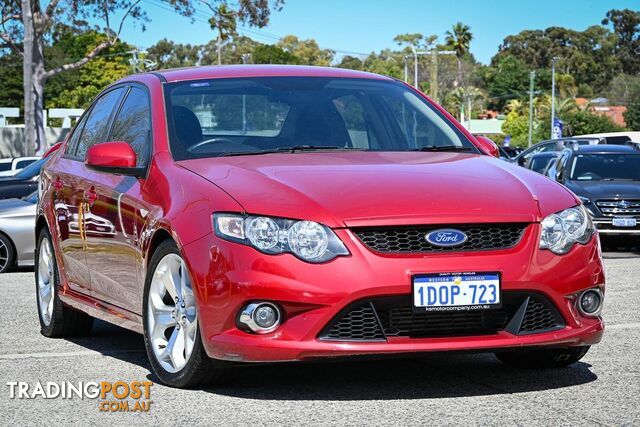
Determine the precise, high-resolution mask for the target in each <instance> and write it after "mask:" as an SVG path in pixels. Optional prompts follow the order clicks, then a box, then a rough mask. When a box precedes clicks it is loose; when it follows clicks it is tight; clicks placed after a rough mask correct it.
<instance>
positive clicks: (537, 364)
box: [496, 346, 590, 369]
mask: <svg viewBox="0 0 640 427" xmlns="http://www.w3.org/2000/svg"><path fill="white" fill-rule="evenodd" d="M589 348H590V347H589V346H584V347H567V348H550V349H527V350H513V351H504V352H497V353H496V357H497V358H498V359H499V360H500V361H501V362H503V363H505V364H507V365H509V366H513V367H514V368H524V369H544V368H563V367H565V366H569V365H572V364H574V363H576V362H578V361H579V360H580V359H582V358H583V357H584V355H585V354H587V351H589Z"/></svg>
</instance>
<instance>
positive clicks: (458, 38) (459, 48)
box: [445, 22, 473, 58]
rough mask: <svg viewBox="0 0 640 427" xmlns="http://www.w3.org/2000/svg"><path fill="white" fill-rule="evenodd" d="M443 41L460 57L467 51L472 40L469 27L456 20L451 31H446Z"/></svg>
mask: <svg viewBox="0 0 640 427" xmlns="http://www.w3.org/2000/svg"><path fill="white" fill-rule="evenodd" d="M445 34H446V37H445V42H446V43H447V46H449V47H450V48H451V49H453V50H454V51H455V52H456V55H457V56H458V58H462V57H463V56H464V55H466V54H467V53H468V52H469V45H470V44H471V40H473V34H471V28H469V26H468V25H465V24H463V23H462V22H458V23H457V24H455V25H454V26H453V28H452V30H451V31H447V32H446V33H445Z"/></svg>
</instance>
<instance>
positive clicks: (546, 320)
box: [319, 292, 565, 341]
mask: <svg viewBox="0 0 640 427" xmlns="http://www.w3.org/2000/svg"><path fill="white" fill-rule="evenodd" d="M502 299H503V303H502V307H501V308H498V309H490V310H476V311H457V312H441V311H438V312H419V313H416V312H413V310H412V306H411V297H410V296H408V295H403V296H395V297H380V298H374V299H369V300H363V301H358V302H356V303H354V304H351V305H349V306H348V307H347V308H345V309H344V310H342V311H341V312H340V313H339V314H338V315H337V316H336V317H335V318H334V319H333V320H332V321H331V322H329V324H328V325H327V326H326V327H325V328H324V329H323V331H322V332H321V333H320V335H319V338H320V339H322V340H327V341H383V340H386V339H387V338H388V337H409V338H437V337H456V336H477V335H492V334H496V333H498V332H499V331H502V330H505V331H507V332H510V333H512V334H515V335H525V334H531V333H541V332H549V331H554V330H558V329H562V328H564V326H565V323H564V321H563V319H562V316H560V313H558V310H557V309H556V308H555V307H554V305H553V304H552V303H551V302H550V301H549V300H548V299H547V298H546V297H544V296H542V295H540V294H538V293H532V292H504V293H503V295H502Z"/></svg>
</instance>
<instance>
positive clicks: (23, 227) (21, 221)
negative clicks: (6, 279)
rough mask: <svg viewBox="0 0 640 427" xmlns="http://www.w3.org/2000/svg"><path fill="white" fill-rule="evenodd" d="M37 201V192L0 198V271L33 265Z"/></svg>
mask: <svg viewBox="0 0 640 427" xmlns="http://www.w3.org/2000/svg"><path fill="white" fill-rule="evenodd" d="M37 201H38V193H37V192H34V193H32V194H30V195H29V196H27V197H24V198H22V199H5V200H0V273H4V272H5V271H7V270H8V269H10V268H12V267H14V266H20V267H22V266H27V265H33V253H34V249H35V237H34V234H33V233H34V231H33V230H34V228H35V218H36V203H37Z"/></svg>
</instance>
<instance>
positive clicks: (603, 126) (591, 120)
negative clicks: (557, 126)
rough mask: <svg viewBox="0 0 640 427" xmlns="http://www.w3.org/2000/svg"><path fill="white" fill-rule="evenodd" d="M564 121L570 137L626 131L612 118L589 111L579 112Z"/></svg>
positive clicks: (568, 116)
mask: <svg viewBox="0 0 640 427" xmlns="http://www.w3.org/2000/svg"><path fill="white" fill-rule="evenodd" d="M564 121H565V127H566V128H567V129H568V132H569V134H570V135H587V134H591V133H603V132H621V131H623V130H624V128H623V127H621V126H618V125H616V124H615V123H614V122H613V121H611V119H610V118H608V117H606V116H600V115H598V114H593V113H590V112H588V111H577V112H575V113H572V114H569V115H567V117H566V118H565V119H564Z"/></svg>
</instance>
